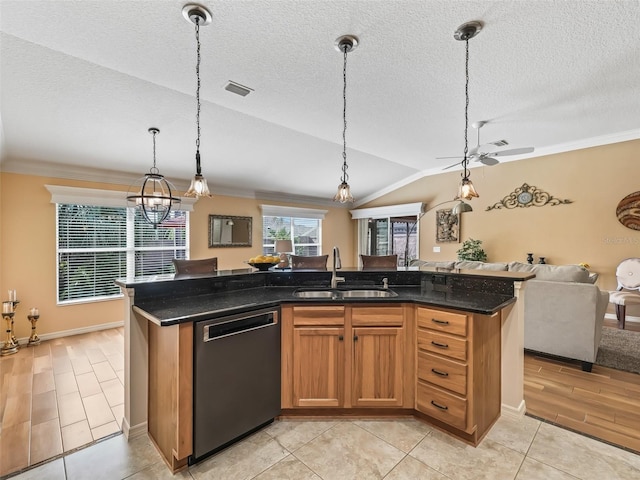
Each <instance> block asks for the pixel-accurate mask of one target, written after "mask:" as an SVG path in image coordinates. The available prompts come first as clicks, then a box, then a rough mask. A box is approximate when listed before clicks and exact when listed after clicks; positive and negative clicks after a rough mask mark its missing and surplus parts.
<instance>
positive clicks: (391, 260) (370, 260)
mask: <svg viewBox="0 0 640 480" xmlns="http://www.w3.org/2000/svg"><path fill="white" fill-rule="evenodd" d="M360 261H361V262H362V269H363V270H366V269H373V268H385V269H389V268H393V269H394V270H395V269H397V268H398V255H360Z"/></svg>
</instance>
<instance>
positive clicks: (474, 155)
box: [437, 120, 534, 170]
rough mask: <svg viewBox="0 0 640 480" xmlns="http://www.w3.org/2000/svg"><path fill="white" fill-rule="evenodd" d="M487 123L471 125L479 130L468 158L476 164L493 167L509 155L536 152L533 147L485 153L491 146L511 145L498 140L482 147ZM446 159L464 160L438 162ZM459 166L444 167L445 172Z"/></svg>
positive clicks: (439, 158)
mask: <svg viewBox="0 0 640 480" xmlns="http://www.w3.org/2000/svg"><path fill="white" fill-rule="evenodd" d="M486 123H487V122H486V121H484V120H481V121H479V122H475V123H473V124H471V126H472V127H473V128H475V129H476V130H478V144H477V145H476V146H475V147H474V148H472V149H471V150H469V155H468V158H469V160H470V161H471V160H473V161H474V162H480V163H482V164H483V165H488V166H492V165H496V164H498V163H500V160H498V159H497V158H496V157H506V156H507V155H523V154H525V153H531V152H533V150H534V148H533V147H523V148H511V149H509V150H502V151H499V152H487V151H485V150H484V148H483V147H487V146H489V145H494V146H496V147H504V146H505V145H509V142H507V141H506V140H497V141H495V142H489V143H484V144H482V145H480V129H481V128H482V126H483V125H484V124H486ZM445 158H462V157H460V156H456V157H437V159H438V160H441V159H445ZM457 165H460V162H458V163H454V164H453V165H449V166H448V167H444V168H443V170H448V169H450V168H453V167H455V166H457Z"/></svg>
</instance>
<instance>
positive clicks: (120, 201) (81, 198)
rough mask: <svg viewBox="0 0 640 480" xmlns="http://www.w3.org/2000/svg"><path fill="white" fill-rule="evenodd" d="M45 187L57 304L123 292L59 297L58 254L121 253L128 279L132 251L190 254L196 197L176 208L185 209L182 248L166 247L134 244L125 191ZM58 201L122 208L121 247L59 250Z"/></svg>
mask: <svg viewBox="0 0 640 480" xmlns="http://www.w3.org/2000/svg"><path fill="white" fill-rule="evenodd" d="M45 187H46V188H47V190H49V192H50V193H51V200H50V203H52V204H54V208H55V215H56V233H55V242H56V255H55V262H56V266H55V272H56V293H55V295H56V305H59V306H68V305H78V304H84V303H95V302H102V301H110V300H117V299H120V298H122V296H123V293H122V292H120V293H118V294H114V295H106V296H92V297H83V298H75V299H70V300H60V253H61V252H62V253H64V252H67V253H68V252H70V251H75V252H76V253H82V252H80V251H79V250H85V251H86V252H87V253H95V252H100V251H108V252H125V268H126V272H127V275H126V276H127V278H131V277H133V276H134V275H135V257H136V252H142V251H161V250H162V251H164V250H167V251H168V250H173V251H175V250H178V249H179V250H184V251H185V258H187V259H188V258H189V253H190V243H191V242H190V232H189V230H190V228H189V225H190V212H192V211H193V205H194V203H195V201H196V199H193V198H183V199H182V205H181V207H180V209H179V210H180V211H184V212H185V217H186V219H185V227H184V228H185V245H184V247H176V246H175V245H172V246H166V247H160V248H159V247H157V246H154V247H147V246H144V247H136V245H135V243H136V232H135V225H136V221H135V210H134V209H133V208H130V207H127V202H126V195H127V193H126V192H122V191H115V190H99V189H90V188H79V187H67V186H60V185H45ZM60 204H68V205H86V206H94V207H113V208H122V209H123V212H126V220H125V225H126V228H125V236H126V239H125V242H124V243H125V246H124V247H115V248H86V249H85V248H82V249H68V248H63V249H60V245H59V235H60V233H59V226H60V224H59V216H58V215H59V209H58V205H60Z"/></svg>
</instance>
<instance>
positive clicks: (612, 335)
mask: <svg viewBox="0 0 640 480" xmlns="http://www.w3.org/2000/svg"><path fill="white" fill-rule="evenodd" d="M595 363H596V365H602V366H603V367H610V368H615V369H616V370H624V371H626V372H634V373H640V332H631V331H629V330H618V329H617V328H610V327H602V338H601V339H600V348H599V349H598V356H597V357H596V362H595Z"/></svg>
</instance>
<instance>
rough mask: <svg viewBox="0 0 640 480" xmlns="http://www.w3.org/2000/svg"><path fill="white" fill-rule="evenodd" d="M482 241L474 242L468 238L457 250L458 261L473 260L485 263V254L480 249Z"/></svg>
mask: <svg viewBox="0 0 640 480" xmlns="http://www.w3.org/2000/svg"><path fill="white" fill-rule="evenodd" d="M481 245H482V240H474V239H473V238H470V239H469V240H465V241H464V242H462V248H461V249H460V250H458V252H457V253H458V260H475V261H478V262H486V261H487V254H486V253H485V251H484V250H483V249H482V247H481Z"/></svg>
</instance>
